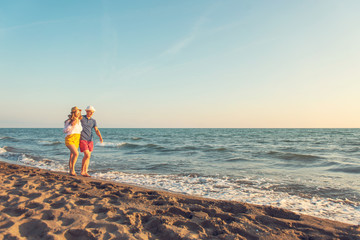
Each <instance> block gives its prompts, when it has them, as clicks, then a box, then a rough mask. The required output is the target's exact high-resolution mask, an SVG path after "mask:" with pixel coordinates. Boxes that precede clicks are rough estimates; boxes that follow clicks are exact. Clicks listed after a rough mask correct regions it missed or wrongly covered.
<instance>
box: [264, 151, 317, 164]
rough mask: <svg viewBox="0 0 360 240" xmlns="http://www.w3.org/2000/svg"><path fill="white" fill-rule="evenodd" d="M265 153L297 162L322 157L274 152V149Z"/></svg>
mask: <svg viewBox="0 0 360 240" xmlns="http://www.w3.org/2000/svg"><path fill="white" fill-rule="evenodd" d="M267 155H268V156H271V157H273V158H278V159H282V160H287V161H299V162H309V163H311V162H315V161H317V160H320V159H322V157H319V156H314V155H307V154H298V153H286V152H276V151H270V152H268V153H267Z"/></svg>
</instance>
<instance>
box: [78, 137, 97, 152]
mask: <svg viewBox="0 0 360 240" xmlns="http://www.w3.org/2000/svg"><path fill="white" fill-rule="evenodd" d="M86 150H89V152H92V151H93V150H94V142H93V141H86V140H81V141H80V151H81V152H84V151H86Z"/></svg>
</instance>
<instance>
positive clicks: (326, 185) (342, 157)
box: [0, 128, 360, 224]
mask: <svg viewBox="0 0 360 240" xmlns="http://www.w3.org/2000/svg"><path fill="white" fill-rule="evenodd" d="M101 133H102V135H103V138H104V143H103V144H100V143H99V141H98V138H97V136H96V135H95V149H94V152H93V155H92V158H91V162H90V167H89V173H90V174H91V175H92V176H93V177H95V178H99V179H106V180H110V181H117V182H123V183H130V184H136V185H140V186H144V187H150V188H159V189H165V190H168V191H173V192H180V193H185V194H191V195H198V196H203V197H207V198H214V199H223V200H235V201H242V202H248V203H253V204H261V205H272V206H275V207H281V208H285V209H289V210H292V211H295V212H298V213H304V214H309V215H313V216H317V217H321V218H327V219H332V220H337V221H341V222H346V223H351V224H360V129H109V128H108V129H101ZM82 156H83V155H82V154H80V157H79V159H78V162H77V165H76V170H77V172H78V173H79V170H80V167H81V158H82ZM68 157H69V150H68V149H67V148H66V147H65V145H64V134H63V133H62V129H19V128H16V129H10V128H2V129H0V160H2V161H6V162H10V163H16V164H23V165H28V166H36V167H40V168H44V169H49V170H54V171H67V166H68Z"/></svg>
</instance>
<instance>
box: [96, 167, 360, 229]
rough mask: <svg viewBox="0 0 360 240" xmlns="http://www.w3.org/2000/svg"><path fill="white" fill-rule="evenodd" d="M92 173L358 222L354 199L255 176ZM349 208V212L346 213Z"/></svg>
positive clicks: (357, 210)
mask: <svg viewBox="0 0 360 240" xmlns="http://www.w3.org/2000/svg"><path fill="white" fill-rule="evenodd" d="M93 176H95V177H96V178H100V179H104V180H110V181H116V182H121V183H129V184H135V185H140V186H143V187H150V188H155V189H164V190H168V191H172V192H181V193H185V194H192V195H199V196H202V197H206V198H212V199H221V200H231V201H241V202H247V203H253V204H261V205H271V206H274V207H280V208H284V209H289V210H291V211H295V212H299V213H302V214H309V215H313V216H316V217H323V218H327V219H332V220H337V221H341V222H347V223H352V224H359V223H360V209H359V208H358V202H356V201H352V200H348V199H338V198H331V197H328V196H316V195H313V196H310V197H306V198H304V197H302V196H301V194H290V193H289V188H291V186H289V188H288V189H287V190H286V191H284V190H283V189H280V191H277V190H276V188H272V189H271V188H270V189H266V188H261V186H262V185H263V183H264V182H262V181H260V182H259V179H249V178H237V179H234V178H227V177H215V176H212V177H209V176H201V175H199V174H189V175H161V174H135V173H124V172H117V171H111V172H106V173H104V172H97V173H95V174H93ZM264 181H266V179H264ZM297 187H298V186H297ZM349 212H351V213H352V214H351V215H349Z"/></svg>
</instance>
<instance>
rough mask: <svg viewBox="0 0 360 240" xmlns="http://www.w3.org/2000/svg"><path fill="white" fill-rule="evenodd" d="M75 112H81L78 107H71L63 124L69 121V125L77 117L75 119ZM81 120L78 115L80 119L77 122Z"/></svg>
mask: <svg viewBox="0 0 360 240" xmlns="http://www.w3.org/2000/svg"><path fill="white" fill-rule="evenodd" d="M77 110H80V111H81V109H79V108H78V107H76V106H75V107H73V108H71V112H70V114H69V115H68V119H66V120H65V122H66V121H68V120H70V123H71V122H72V121H74V120H75V119H76V118H77V117H76V111H77ZM81 119H82V116H81V114H80V117H79V120H81Z"/></svg>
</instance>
